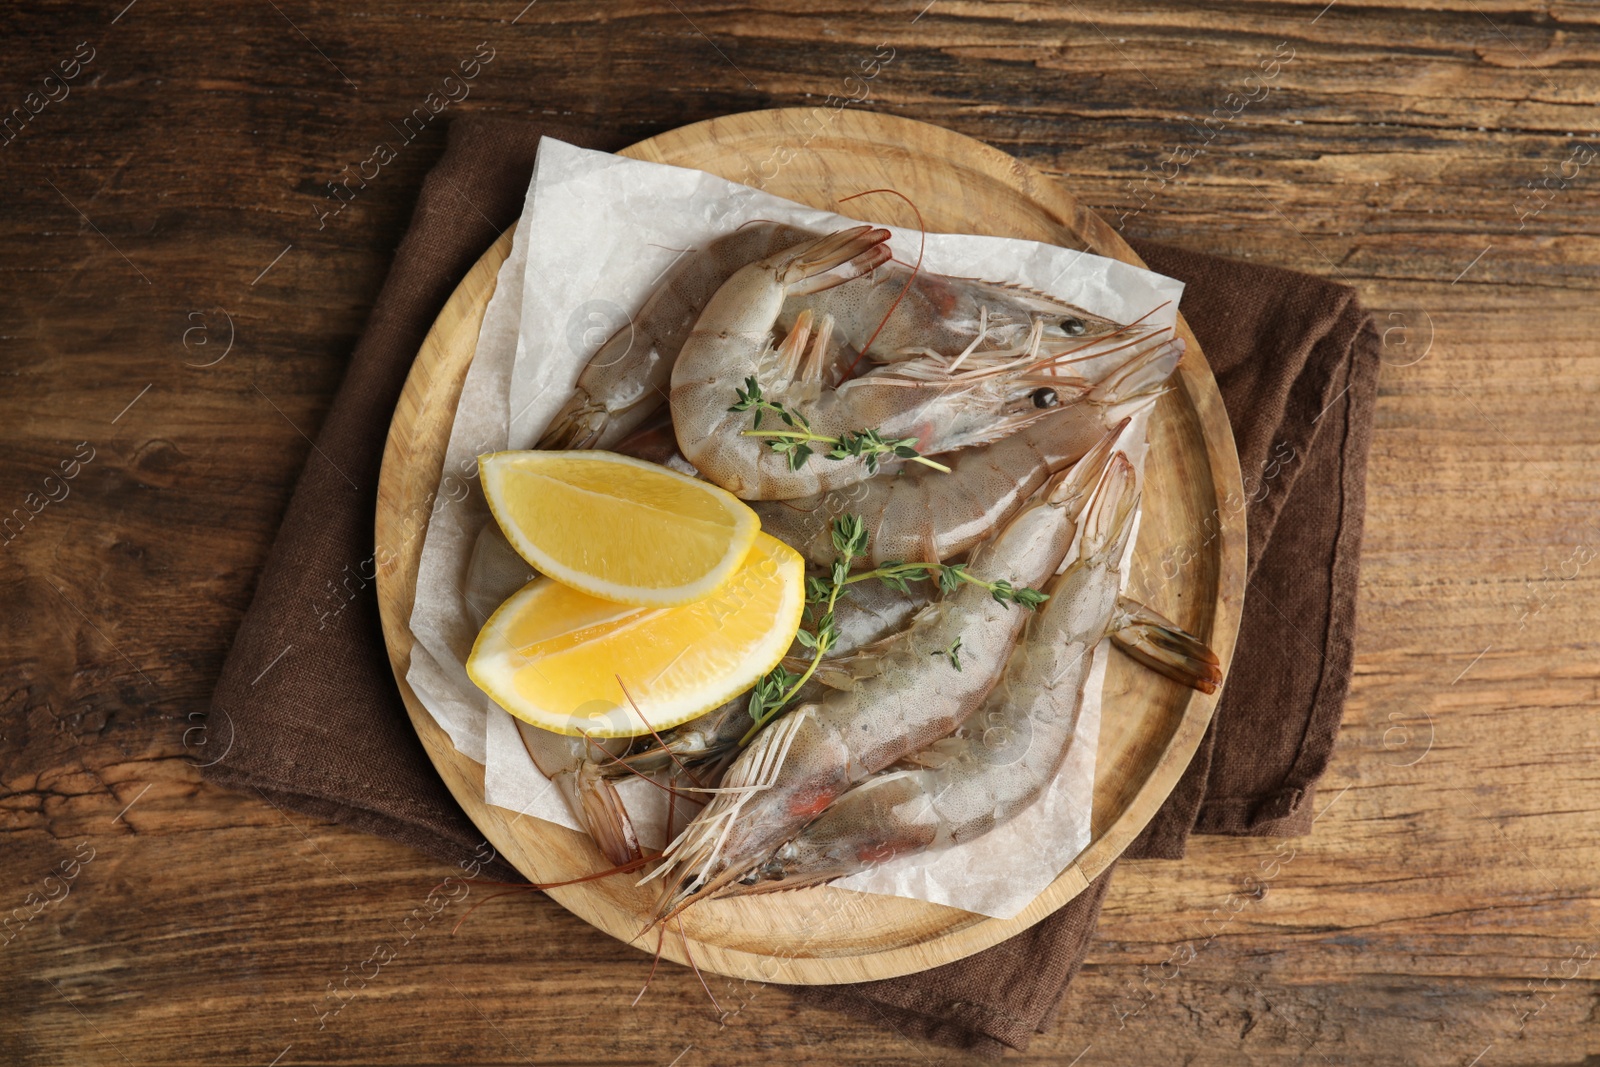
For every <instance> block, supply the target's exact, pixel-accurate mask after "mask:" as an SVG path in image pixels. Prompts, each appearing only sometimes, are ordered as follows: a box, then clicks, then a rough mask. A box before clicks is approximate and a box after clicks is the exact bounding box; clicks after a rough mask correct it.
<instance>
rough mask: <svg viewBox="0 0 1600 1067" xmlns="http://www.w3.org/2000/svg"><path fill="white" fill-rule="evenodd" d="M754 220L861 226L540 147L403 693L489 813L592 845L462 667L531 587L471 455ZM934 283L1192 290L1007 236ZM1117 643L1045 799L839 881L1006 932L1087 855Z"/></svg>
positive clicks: (443, 488) (703, 177)
mask: <svg viewBox="0 0 1600 1067" xmlns="http://www.w3.org/2000/svg"><path fill="white" fill-rule="evenodd" d="M850 191H854V190H849V191H844V192H846V193H848V192H850ZM753 219H768V220H774V221H778V222H784V223H790V224H794V225H799V226H805V227H809V228H813V229H819V230H829V229H837V228H841V227H843V226H847V225H851V224H854V222H855V220H852V219H848V218H846V217H844V216H840V215H835V214H832V213H829V212H825V211H818V210H815V209H813V208H808V207H806V206H804V205H801V204H796V203H794V202H792V201H788V200H782V199H779V198H777V197H774V196H771V195H770V194H767V193H763V192H761V191H759V190H756V189H753V188H750V187H749V186H744V185H738V184H735V183H733V182H729V181H726V180H724V179H722V178H718V177H716V176H714V175H711V174H706V173H704V172H701V171H695V170H686V169H683V168H678V167H669V166H664V165H661V164H656V163H646V162H642V161H639V160H632V159H626V158H624V157H621V156H614V155H610V154H608V153H603V152H593V151H589V150H587V149H581V148H577V147H574V146H572V145H568V144H565V143H563V142H561V141H556V140H553V139H551V138H548V137H547V138H544V139H543V140H542V141H541V142H540V145H539V154H538V160H537V163H536V165H535V170H534V177H533V182H532V183H531V185H530V187H529V191H528V196H527V200H526V202H525V204H524V207H523V214H522V218H521V221H520V222H519V224H518V227H517V232H516V236H515V238H514V240H513V244H512V249H511V254H510V256H509V257H508V258H507V259H506V262H505V264H504V265H503V266H502V268H501V270H500V274H499V281H498V284H497V286H496V289H495V293H494V295H493V297H492V298H491V300H490V302H489V306H488V310H487V312H486V313H485V316H484V322H483V327H482V331H481V333H480V335H479V340H478V349H477V353H476V355H475V357H474V359H473V363H472V366H471V368H470V369H469V371H468V373H467V378H466V382H465V384H464V386H463V388H462V393H461V400H460V404H459V407H458V409H457V412H456V420H455V424H454V427H453V429H452V431H451V435H450V442H449V445H448V448H447V451H446V456H445V465H444V473H443V476H442V477H441V481H440V486H439V489H438V492H437V495H436V497H435V500H434V501H433V504H432V509H433V510H432V517H431V521H430V522H429V525H428V532H427V539H426V541H425V542H424V546H423V552H422V559H421V564H420V568H419V572H418V577H417V596H416V605H415V607H414V609H413V611H412V616H411V630H412V633H413V635H414V637H415V638H416V641H415V644H414V645H413V648H412V654H411V669H410V671H409V673H408V675H407V681H408V682H410V684H411V686H412V688H413V689H414V690H415V691H416V693H417V696H418V698H419V699H420V700H421V701H422V703H423V705H424V706H425V707H426V708H427V709H428V710H429V712H430V713H432V714H433V716H434V717H435V719H437V720H438V721H439V723H440V725H441V726H442V727H443V728H444V729H445V731H446V732H447V733H449V735H450V738H451V740H452V741H453V742H454V743H455V745H456V747H457V748H458V749H460V750H461V751H462V752H464V753H466V754H467V755H469V756H471V757H472V758H473V759H476V760H478V761H480V762H482V763H484V765H485V797H486V800H487V801H488V802H489V803H490V804H494V805H496V806H498V807H504V808H510V809H513V810H516V811H519V812H521V813H523V814H525V815H527V816H530V817H533V818H539V819H545V820H547V821H550V822H554V823H557V824H559V825H562V826H567V827H570V828H573V829H580V827H579V825H578V823H577V820H576V819H575V818H574V817H573V815H572V813H571V811H570V810H569V809H568V807H567V805H566V803H565V801H564V799H563V797H562V796H561V792H560V790H559V789H556V788H554V787H553V786H552V784H551V782H550V781H549V780H548V779H547V778H545V776H544V775H542V774H541V773H540V772H539V770H538V768H537V767H535V766H534V763H533V760H532V758H531V757H530V756H529V753H528V748H527V747H526V745H525V744H524V739H523V737H522V734H521V733H520V732H519V731H518V729H517V725H516V722H515V720H513V719H512V717H511V716H510V715H509V714H508V713H507V712H505V711H504V710H502V709H501V708H499V706H498V705H495V704H494V703H493V702H492V701H490V700H489V699H488V698H487V697H486V696H485V695H484V694H483V693H482V692H481V691H480V690H478V689H477V687H476V686H474V685H472V684H471V682H470V681H469V680H468V679H467V677H466V672H465V668H464V664H465V661H466V657H467V654H468V653H469V652H470V651H471V648H472V642H473V640H474V639H475V638H476V636H477V633H478V630H479V628H480V627H481V626H482V625H483V622H484V621H485V618H486V614H487V611H489V610H492V607H493V605H494V604H496V603H498V602H499V600H501V599H503V598H504V597H507V596H509V595H510V594H511V593H512V592H515V591H516V589H517V588H519V587H520V585H521V584H522V582H523V581H525V580H526V574H525V572H522V571H520V570H519V569H518V568H517V566H516V565H515V560H514V558H513V560H512V561H511V562H510V563H507V562H506V561H505V559H504V553H503V550H502V549H501V548H500V547H499V546H497V545H496V544H495V543H494V542H495V541H497V540H498V541H500V545H503V543H504V542H503V539H501V538H500V536H499V534H498V531H497V530H495V529H494V525H493V522H492V520H491V519H490V517H489V513H488V508H487V506H486V505H485V503H484V501H483V495H482V492H481V490H480V489H479V487H478V485H477V482H476V477H475V475H476V466H475V463H474V460H475V457H476V456H478V455H479V454H481V453H484V452H489V451H495V450H499V449H505V448H529V447H532V446H533V444H534V443H535V442H536V441H537V440H538V438H539V436H540V435H541V434H542V433H543V431H544V428H545V426H546V424H547V423H548V422H549V420H550V419H551V417H552V416H553V415H554V414H555V412H556V411H558V410H559V409H560V407H561V405H562V404H563V403H565V401H566V398H567V396H568V395H569V393H570V391H571V388H572V385H573V382H574V381H575V380H576V378H577V375H578V373H579V372H580V371H581V370H582V368H583V367H584V365H585V364H586V363H587V362H588V360H589V358H590V356H592V355H593V354H594V352H595V351H596V350H597V349H598V348H599V347H600V345H601V344H602V343H603V342H604V341H605V340H606V338H607V337H608V336H610V334H611V333H613V332H614V331H615V330H616V329H618V328H620V327H622V326H623V325H625V324H626V322H627V320H628V316H629V315H631V314H632V313H633V312H634V311H635V310H637V308H638V307H639V306H640V305H641V304H642V303H643V302H644V299H645V297H646V296H647V295H648V294H649V293H650V291H651V290H652V289H653V288H654V286H655V284H656V282H657V281H658V280H659V278H660V277H661V275H662V274H663V273H665V272H666V271H667V269H669V268H670V267H671V266H672V265H673V264H674V263H675V262H676V261H677V260H678V259H679V258H680V257H681V256H683V255H685V254H688V253H690V252H692V250H694V249H695V248H697V247H699V246H702V245H704V244H705V243H706V242H707V241H709V240H712V239H714V238H716V237H718V236H721V235H722V234H724V233H727V232H729V231H731V230H733V229H735V228H736V227H738V226H740V225H741V224H743V223H745V222H748V221H750V220H753ZM888 229H889V230H890V232H891V234H892V237H891V241H890V243H891V247H892V248H893V250H894V253H895V256H896V258H897V259H900V260H902V261H904V262H912V261H914V260H915V258H916V255H917V251H918V245H919V241H920V238H921V235H920V234H919V233H918V232H916V231H914V230H902V229H898V228H895V227H888ZM923 269H924V270H929V271H933V272H937V273H940V274H949V275H955V276H960V277H976V278H984V279H987V280H990V281H1005V282H1015V283H1019V284H1022V285H1028V286H1032V287H1034V288H1038V289H1042V290H1044V291H1046V292H1049V293H1051V294H1053V295H1055V296H1057V297H1060V298H1061V299H1063V300H1066V301H1068V302H1070V303H1073V304H1076V305H1078V306H1080V307H1082V308H1084V309H1086V310H1088V311H1091V312H1094V313H1096V314H1099V315H1103V316H1105V317H1107V318H1110V319H1114V320H1117V321H1120V322H1130V321H1133V320H1135V319H1140V318H1143V320H1144V322H1145V323H1147V324H1150V325H1153V326H1171V325H1172V324H1173V323H1174V322H1175V321H1176V318H1177V308H1178V300H1179V298H1180V297H1181V295H1182V292H1183V286H1182V283H1180V282H1177V281H1175V280H1173V279H1171V278H1166V277H1163V276H1161V275H1158V274H1154V273H1152V272H1150V271H1147V270H1142V269H1140V268H1138V267H1133V266H1130V265H1128V264H1125V263H1122V262H1119V261H1116V260H1111V259H1105V258H1102V257H1099V256H1094V255H1091V254H1089V253H1086V252H1080V251H1074V250H1071V249H1065V248H1060V247H1057V246H1053V245H1045V244H1039V243H1036V242H1031V241H1020V240H1012V239H1006V238H997V237H980V236H972V235H958V234H936V233H930V234H928V235H927V243H926V248H925V251H924V258H923ZM1153 309H1158V310H1153ZM1094 369H1095V368H1094V367H1093V366H1092V365H1091V366H1088V367H1085V368H1084V370H1085V371H1086V372H1092V371H1093V370H1094ZM1144 440H1145V420H1144V419H1143V418H1139V419H1135V421H1134V423H1133V424H1132V425H1131V426H1130V428H1129V431H1128V433H1127V434H1125V436H1124V442H1125V446H1124V450H1125V451H1127V452H1128V453H1129V456H1130V459H1133V460H1134V462H1135V466H1136V467H1137V468H1138V469H1139V470H1140V471H1141V476H1142V470H1143V460H1144ZM1130 551H1131V548H1130ZM1108 647H1109V643H1108V642H1102V643H1101V647H1100V648H1099V649H1097V650H1096V653H1095V663H1094V666H1093V674H1092V677H1091V680H1090V684H1089V690H1088V691H1089V694H1090V699H1088V700H1087V701H1086V702H1085V706H1084V708H1083V711H1082V714H1081V716H1080V720H1079V725H1078V733H1077V737H1076V739H1075V741H1074V743H1073V745H1072V748H1071V750H1070V752H1069V754H1068V757H1067V760H1066V763H1065V765H1064V766H1063V768H1062V770H1061V773H1060V774H1059V775H1057V777H1056V779H1055V780H1054V781H1053V782H1052V783H1051V785H1050V787H1049V788H1048V789H1047V790H1046V792H1045V794H1044V795H1043V797H1042V798H1041V799H1040V801H1039V802H1038V803H1036V804H1035V805H1034V806H1033V807H1032V808H1030V809H1029V810H1028V811H1027V812H1025V813H1024V814H1023V815H1021V816H1019V817H1018V818H1016V819H1015V820H1013V821H1012V822H1010V823H1008V824H1007V825H1006V826H1003V827H1000V828H998V829H996V830H995V831H994V832H992V833H990V834H988V835H986V836H984V837H983V838H980V839H979V840H977V841H974V842H971V843H969V844H966V845H962V846H958V847H956V848H951V849H946V850H944V851H941V852H937V853H933V854H931V855H926V856H906V857H900V858H898V859H896V860H892V861H890V862H888V863H885V864H880V865H879V866H877V867H876V868H874V869H873V870H871V871H868V872H864V873H862V874H858V875H854V876H852V877H851V878H849V879H845V880H842V881H840V882H837V883H835V884H836V885H840V886H843V887H846V888H851V889H858V890H861V891H864V892H874V893H888V894H893V895H898V896H906V897H912V898H915V899H919V900H927V901H931V902H935V903H940V904H947V905H950V906H952V907H958V908H962V909H965V910H968V911H975V912H979V913H982V914H986V915H993V916H998V917H1003V918H1004V917H1010V916H1012V915H1014V914H1016V913H1017V912H1018V911H1020V910H1021V909H1022V908H1024V907H1026V906H1027V905H1028V904H1029V903H1030V902H1031V901H1032V900H1033V899H1034V898H1035V897H1036V896H1037V895H1038V894H1039V892H1041V891H1042V890H1043V889H1044V888H1045V886H1047V885H1049V883H1050V882H1051V881H1053V880H1054V878H1055V877H1056V876H1057V875H1058V874H1059V873H1060V872H1061V871H1062V870H1063V869H1064V868H1065V867H1066V866H1067V864H1069V863H1070V862H1071V861H1072V860H1073V859H1074V858H1075V857H1076V856H1077V855H1078V853H1079V852H1081V851H1082V850H1083V848H1084V847H1085V846H1086V845H1087V844H1088V842H1089V816H1090V809H1091V805H1092V794H1093V781H1094V756H1095V747H1096V744H1097V741H1098V737H1099V728H1100V720H1101V716H1102V709H1101V706H1100V705H1101V700H1100V693H1101V689H1102V688H1103V686H1102V682H1103V678H1104V674H1105V664H1106V659H1107V656H1108V651H1107V649H1108ZM619 792H620V793H621V794H622V797H623V800H624V802H625V803H626V804H627V805H628V808H629V811H630V813H631V814H633V815H634V816H635V827H636V830H637V831H638V833H639V836H640V840H641V842H642V843H643V844H645V845H646V846H647V847H659V846H660V845H661V844H662V843H663V842H662V837H663V827H662V825H661V824H662V820H663V818H664V814H665V811H664V808H665V805H664V803H663V802H662V799H661V798H662V794H661V793H660V791H659V790H657V789H654V788H653V787H651V786H650V785H649V784H647V783H645V782H642V781H638V780H629V781H624V782H622V783H620V784H619Z"/></svg>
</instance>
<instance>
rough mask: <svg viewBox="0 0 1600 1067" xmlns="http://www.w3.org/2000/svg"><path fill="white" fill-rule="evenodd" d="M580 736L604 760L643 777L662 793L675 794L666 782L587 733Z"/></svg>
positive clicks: (638, 776) (635, 775)
mask: <svg viewBox="0 0 1600 1067" xmlns="http://www.w3.org/2000/svg"><path fill="white" fill-rule="evenodd" d="M582 737H583V739H584V741H586V742H588V745H589V747H590V748H591V749H592V750H594V751H595V752H598V753H600V755H602V756H604V757H605V762H607V763H615V764H619V765H620V766H621V767H622V768H623V769H624V770H626V771H627V772H628V773H629V774H631V775H633V776H634V777H636V778H642V779H644V780H645V781H647V782H649V783H650V784H651V785H653V786H655V787H656V788H657V789H659V790H661V791H662V792H664V793H672V794H674V795H676V790H674V789H673V788H672V787H671V786H670V785H666V784H664V783H662V782H658V781H656V780H655V779H654V778H652V777H650V776H649V775H648V774H645V773H644V772H643V771H641V770H639V769H638V768H637V767H635V766H633V765H632V764H631V763H629V762H628V761H627V760H625V759H622V758H621V757H620V756H613V755H612V754H611V753H609V752H607V751H606V749H605V746H604V745H602V744H601V743H600V742H598V741H596V740H595V739H594V738H593V737H591V736H590V735H589V734H583V735H582Z"/></svg>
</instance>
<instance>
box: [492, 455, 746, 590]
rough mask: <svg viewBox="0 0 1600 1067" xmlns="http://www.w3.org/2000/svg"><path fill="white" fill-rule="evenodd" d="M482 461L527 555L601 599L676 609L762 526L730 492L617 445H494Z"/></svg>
mask: <svg viewBox="0 0 1600 1067" xmlns="http://www.w3.org/2000/svg"><path fill="white" fill-rule="evenodd" d="M478 463H479V470H480V471H481V472H482V476H483V491H484V495H485V496H487V497H488V500H489V509H490V510H491V511H492V512H493V513H494V517H495V519H496V520H497V521H498V522H499V523H500V528H501V529H502V530H503V531H505V535H506V538H507V540H509V541H510V542H511V544H512V546H513V547H515V548H516V550H517V552H518V553H520V554H521V555H522V558H524V559H526V560H527V561H528V562H529V563H531V564H533V565H534V566H535V567H536V568H538V569H539V571H540V572H541V573H543V574H547V575H549V576H550V577H551V578H554V579H555V580H556V581H558V582H560V583H562V584H563V585H569V586H571V587H572V588H574V589H578V590H581V591H583V592H585V593H588V594H590V595H591V596H595V597H599V598H600V599H602V600H612V601H616V602H617V603H620V604H648V605H653V606H657V607H670V606H672V605H675V604H686V603H688V602H690V601H692V600H699V599H700V598H702V597H706V596H709V595H710V594H711V593H712V592H713V591H714V590H716V589H717V588H718V587H719V586H721V585H722V584H723V583H724V582H726V581H728V579H729V578H730V577H731V576H732V575H733V573H734V571H735V570H736V569H737V568H738V567H739V565H740V564H741V563H742V562H743V560H744V558H745V556H746V555H747V554H748V553H749V551H750V546H751V544H752V543H753V542H754V541H755V537H756V534H757V533H758V532H759V531H760V529H761V520H760V519H758V518H757V517H756V513H755V512H754V511H752V510H750V508H749V507H748V506H747V505H746V504H745V503H744V502H743V501H741V500H739V498H737V497H735V496H734V495H733V494H732V493H730V492H728V491H727V490H725V489H721V488H718V487H717V486H714V485H712V484H710V483H709V482H703V481H700V480H698V479H695V478H690V477H689V476H688V475H684V474H679V473H678V472H677V471H673V470H668V469H667V468H666V467H662V466H658V465H656V464H654V463H647V462H645V461H644V460H640V459H633V458H632V457H629V456H621V455H617V454H616V453H614V452H491V453H489V454H487V455H484V456H480V457H478Z"/></svg>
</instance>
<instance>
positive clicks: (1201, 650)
mask: <svg viewBox="0 0 1600 1067" xmlns="http://www.w3.org/2000/svg"><path fill="white" fill-rule="evenodd" d="M1112 626H1113V627H1114V628H1115V632H1114V633H1113V634H1112V637H1111V639H1112V641H1113V642H1115V643H1116V645H1117V647H1118V648H1120V649H1122V651H1124V652H1126V653H1127V654H1128V655H1129V656H1131V657H1133V659H1134V660H1136V661H1137V662H1139V663H1141V664H1143V665H1144V666H1146V667H1149V668H1150V669H1151V670H1153V671H1155V672H1156V673H1158V674H1161V675H1164V676H1166V677H1168V678H1171V679H1172V680H1173V681H1175V682H1177V683H1178V684H1180V685H1186V686H1188V687H1189V688H1190V689H1198V690H1200V692H1202V693H1215V692H1216V691H1217V688H1218V687H1219V686H1220V685H1222V665H1221V663H1220V662H1219V661H1218V660H1217V654H1216V653H1215V652H1213V651H1211V649H1210V648H1208V647H1207V646H1206V644H1205V642H1203V641H1201V640H1200V639H1199V638H1198V637H1196V636H1194V635H1193V634H1191V633H1189V632H1188V631H1186V630H1184V629H1183V628H1182V627H1180V626H1179V625H1178V624H1177V623H1175V622H1173V621H1172V620H1171V619H1168V618H1166V617H1165V616H1163V615H1160V614H1158V613H1157V612H1155V611H1153V610H1151V609H1150V608H1147V607H1145V606H1144V605H1143V604H1140V603H1137V602H1135V601H1132V600H1129V599H1127V598H1126V597H1124V598H1123V599H1121V600H1119V601H1117V614H1116V616H1115V618H1114V619H1113V620H1112Z"/></svg>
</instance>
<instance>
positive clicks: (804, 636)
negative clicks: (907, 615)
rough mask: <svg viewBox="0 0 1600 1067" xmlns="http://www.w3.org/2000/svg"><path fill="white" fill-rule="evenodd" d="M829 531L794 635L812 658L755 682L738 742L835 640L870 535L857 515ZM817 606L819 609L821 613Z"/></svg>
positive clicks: (781, 703)
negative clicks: (828, 546) (823, 563)
mask: <svg viewBox="0 0 1600 1067" xmlns="http://www.w3.org/2000/svg"><path fill="white" fill-rule="evenodd" d="M752 380H753V379H752ZM832 533H833V548H834V551H835V552H837V553H838V555H837V556H835V557H834V560H833V567H832V568H831V569H830V571H829V573H828V577H827V578H826V579H823V578H815V577H809V578H807V579H806V606H805V617H806V620H808V621H810V622H811V624H812V629H810V630H807V629H806V628H805V627H804V626H802V627H801V628H800V629H799V630H797V631H795V635H794V639H795V640H796V641H797V642H799V643H800V645H801V647H803V648H809V649H810V650H811V662H810V663H809V664H807V666H806V669H805V670H804V671H803V672H802V673H800V674H796V673H794V672H793V671H790V670H787V669H786V668H785V667H784V666H783V665H782V664H779V665H778V666H776V667H774V668H773V669H772V670H771V671H769V672H768V673H767V675H766V676H765V677H763V678H762V679H761V681H759V682H757V683H756V687H755V689H753V690H751V692H750V718H751V720H752V722H751V726H750V729H749V730H746V731H745V735H744V736H743V737H741V738H740V739H739V744H741V745H745V744H748V743H749V741H750V739H751V738H752V737H754V736H755V735H756V731H757V730H759V729H761V728H762V727H763V726H765V725H766V724H767V723H769V722H771V721H772V720H773V719H774V718H776V717H777V716H778V714H779V713H780V712H781V711H783V709H784V707H785V706H786V705H787V704H788V703H789V701H791V700H793V699H794V697H795V694H796V693H798V692H800V687H801V686H803V685H805V684H806V683H807V682H808V681H810V680H811V676H812V675H813V674H815V673H816V672H817V668H818V667H819V666H821V664H822V660H823V658H824V657H825V656H827V654H828V652H829V650H830V649H832V648H833V646H834V645H835V644H837V643H838V640H839V631H838V630H837V629H836V628H835V626H834V621H833V607H834V605H835V604H836V603H838V600H839V594H840V593H842V592H843V591H844V587H845V583H846V582H848V581H849V578H850V564H851V563H852V562H853V561H854V560H855V559H857V558H858V557H860V556H862V555H865V554H866V551H867V540H868V536H869V535H868V534H867V524H866V523H865V522H864V521H862V518H861V516H859V515H845V516H843V517H841V518H840V519H838V520H837V521H836V522H834V524H833V530H832ZM818 608H821V609H822V610H821V612H820V613H819V612H818V611H817V609H818Z"/></svg>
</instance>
